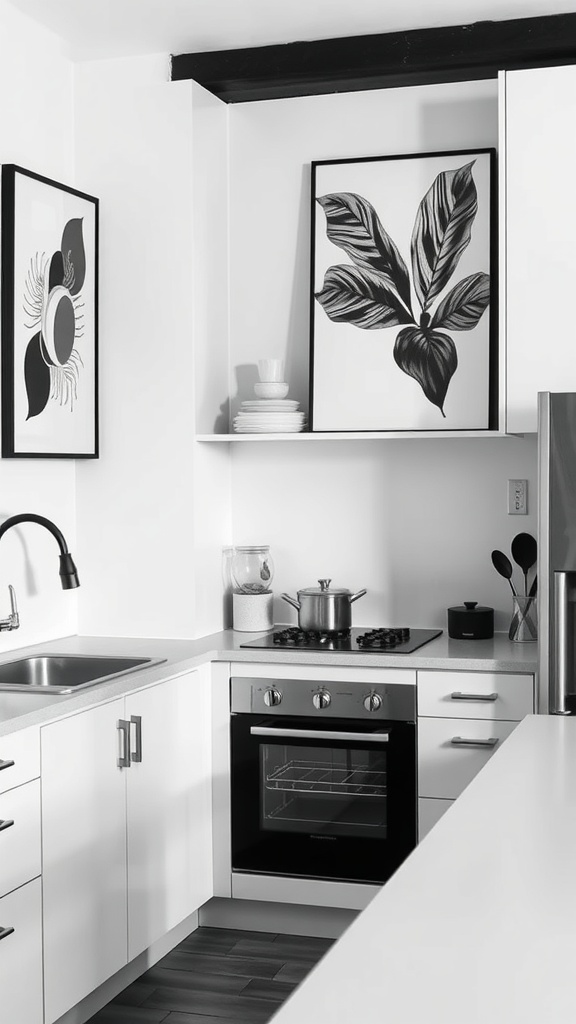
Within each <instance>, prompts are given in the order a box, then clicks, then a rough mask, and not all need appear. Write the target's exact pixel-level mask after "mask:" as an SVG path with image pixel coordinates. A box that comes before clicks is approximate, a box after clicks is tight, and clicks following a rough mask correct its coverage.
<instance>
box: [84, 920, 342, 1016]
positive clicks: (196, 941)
mask: <svg viewBox="0 0 576 1024" xmlns="http://www.w3.org/2000/svg"><path fill="white" fill-rule="evenodd" d="M333 941H334V940H333V939H317V938H308V937H307V936H300V935H278V934H272V933H268V932H248V931H232V930H230V929H225V928H198V929H197V931H195V932H193V933H192V934H191V935H189V936H188V937H187V938H186V939H184V941H183V942H181V943H180V945H179V946H176V948H175V949H173V950H172V952H171V953H168V955H167V956H165V957H164V958H163V959H162V960H160V961H159V962H158V963H157V964H156V966H155V967H152V968H150V970H149V971H146V974H143V975H142V977H140V978H139V979H138V980H137V981H135V982H134V983H133V984H132V985H129V986H128V988H126V989H124V991H123V992H121V993H120V994H119V995H118V996H116V999H114V1000H112V1002H111V1003H108V1005H107V1006H105V1007H104V1008H103V1009H102V1010H100V1012H99V1013H97V1014H96V1015H95V1016H94V1017H91V1018H90V1021H89V1022H88V1024H160V1022H161V1021H162V1022H163V1024H232V1021H237V1022H238V1024H265V1022H266V1021H268V1020H270V1018H271V1017H272V1016H273V1014H274V1013H275V1012H276V1010H277V1009H278V1007H279V1006H280V1004H281V1003H283V1002H284V1000H285V999H287V998H288V996H289V995H290V993H291V992H293V990H294V989H295V988H296V986H297V985H298V984H299V983H300V982H301V981H302V980H303V979H304V978H305V977H306V975H307V974H308V973H309V971H311V970H312V968H313V967H314V965H315V964H316V963H317V962H318V961H319V960H320V959H321V957H323V956H324V953H325V952H326V950H327V949H329V947H330V946H331V945H332V943H333Z"/></svg>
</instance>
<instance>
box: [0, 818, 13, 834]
mask: <svg viewBox="0 0 576 1024" xmlns="http://www.w3.org/2000/svg"><path fill="white" fill-rule="evenodd" d="M13 824H14V821H13V819H9V818H4V821H2V819H1V818H0V832H3V831H4V829H5V828H10V826H11V825H13Z"/></svg>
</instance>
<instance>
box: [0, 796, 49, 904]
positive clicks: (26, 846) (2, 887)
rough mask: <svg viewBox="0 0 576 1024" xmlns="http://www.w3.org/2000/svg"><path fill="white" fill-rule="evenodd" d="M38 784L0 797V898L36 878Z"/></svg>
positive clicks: (37, 867) (38, 821) (38, 870)
mask: <svg viewBox="0 0 576 1024" xmlns="http://www.w3.org/2000/svg"><path fill="white" fill-rule="evenodd" d="M40 871H41V866H40V780H39V779H35V780H34V781H33V782H27V783H25V785H23V786H17V787H16V789H9V790H8V791H7V792H6V793H0V896H5V895H6V893H8V892H12V890H13V889H17V888H18V886H20V885H24V883H25V882H29V881H30V880H31V879H32V878H37V877H38V875H39V874H40Z"/></svg>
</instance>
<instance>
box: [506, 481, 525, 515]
mask: <svg viewBox="0 0 576 1024" xmlns="http://www.w3.org/2000/svg"><path fill="white" fill-rule="evenodd" d="M508 515H509V516H526V515H528V481H527V480H509V481H508Z"/></svg>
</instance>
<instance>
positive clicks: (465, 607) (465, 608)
mask: <svg viewBox="0 0 576 1024" xmlns="http://www.w3.org/2000/svg"><path fill="white" fill-rule="evenodd" d="M448 611H450V612H473V613H474V614H475V615H478V614H479V613H480V614H481V613H482V612H493V611H494V609H493V608H488V607H487V606H485V605H481V604H478V602H477V601H464V604H459V605H455V607H454V608H449V609H448Z"/></svg>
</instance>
